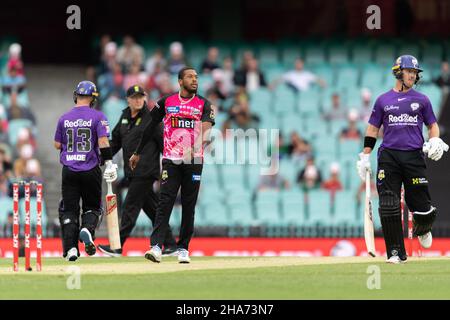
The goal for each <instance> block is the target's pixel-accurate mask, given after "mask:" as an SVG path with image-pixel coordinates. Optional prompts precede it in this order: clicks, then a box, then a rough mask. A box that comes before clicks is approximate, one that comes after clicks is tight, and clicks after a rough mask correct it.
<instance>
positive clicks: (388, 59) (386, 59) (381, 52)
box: [374, 43, 397, 66]
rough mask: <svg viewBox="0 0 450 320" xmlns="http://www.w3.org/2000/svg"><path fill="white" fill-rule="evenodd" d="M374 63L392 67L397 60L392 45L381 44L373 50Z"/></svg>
mask: <svg viewBox="0 0 450 320" xmlns="http://www.w3.org/2000/svg"><path fill="white" fill-rule="evenodd" d="M374 58H375V62H376V63H378V64H381V65H389V66H392V65H393V64H394V60H395V59H396V58H397V56H396V52H395V45H394V44H387V43H385V44H381V45H379V46H377V48H376V49H375V55H374Z"/></svg>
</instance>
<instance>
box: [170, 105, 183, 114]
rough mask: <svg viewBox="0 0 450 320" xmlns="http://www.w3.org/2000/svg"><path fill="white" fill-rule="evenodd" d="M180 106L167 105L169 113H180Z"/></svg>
mask: <svg viewBox="0 0 450 320" xmlns="http://www.w3.org/2000/svg"><path fill="white" fill-rule="evenodd" d="M179 112H180V107H178V106H177V107H167V113H179Z"/></svg>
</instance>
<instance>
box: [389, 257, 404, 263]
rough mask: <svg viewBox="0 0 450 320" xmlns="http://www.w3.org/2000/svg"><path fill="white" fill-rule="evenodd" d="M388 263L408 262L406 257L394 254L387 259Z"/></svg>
mask: <svg viewBox="0 0 450 320" xmlns="http://www.w3.org/2000/svg"><path fill="white" fill-rule="evenodd" d="M386 262H387V263H391V264H400V263H406V259H405V260H402V259H400V257H399V256H392V257H390V258H389V259H387V260H386Z"/></svg>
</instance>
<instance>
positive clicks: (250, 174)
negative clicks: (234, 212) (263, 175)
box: [246, 164, 261, 190]
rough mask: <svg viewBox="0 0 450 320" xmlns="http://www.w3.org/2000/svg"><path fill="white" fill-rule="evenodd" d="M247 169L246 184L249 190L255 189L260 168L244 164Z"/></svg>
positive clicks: (258, 179)
mask: <svg viewBox="0 0 450 320" xmlns="http://www.w3.org/2000/svg"><path fill="white" fill-rule="evenodd" d="M246 170H247V175H246V179H247V185H248V188H249V189H250V190H255V189H256V188H257V187H258V184H259V181H260V170H261V166H260V165H256V164H252V165H247V166H246Z"/></svg>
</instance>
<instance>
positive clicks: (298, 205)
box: [281, 188, 305, 226]
mask: <svg viewBox="0 0 450 320" xmlns="http://www.w3.org/2000/svg"><path fill="white" fill-rule="evenodd" d="M281 207H282V213H283V214H282V221H283V223H284V224H285V225H294V226H302V225H304V223H305V198H304V194H303V192H302V191H301V190H299V189H297V188H292V189H291V190H285V191H283V192H282V193H281Z"/></svg>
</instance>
